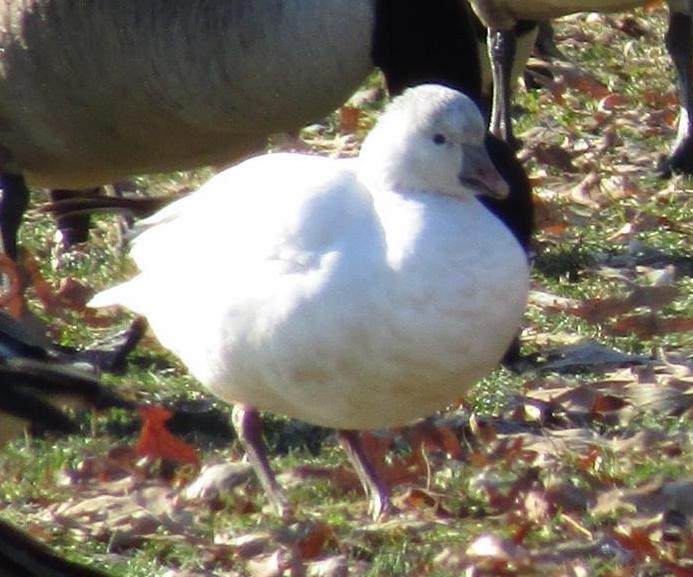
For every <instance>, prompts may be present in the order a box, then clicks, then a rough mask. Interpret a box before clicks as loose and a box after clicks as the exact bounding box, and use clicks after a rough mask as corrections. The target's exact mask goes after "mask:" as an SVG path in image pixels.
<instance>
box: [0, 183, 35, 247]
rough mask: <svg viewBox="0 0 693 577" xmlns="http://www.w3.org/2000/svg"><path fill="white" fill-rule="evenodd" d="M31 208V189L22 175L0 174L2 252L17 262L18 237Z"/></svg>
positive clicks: (0, 234)
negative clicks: (24, 218)
mask: <svg viewBox="0 0 693 577" xmlns="http://www.w3.org/2000/svg"><path fill="white" fill-rule="evenodd" d="M28 206H29V189H28V188H27V186H26V183H25V182H24V177H23V176H22V175H20V174H10V173H2V174H0V236H1V238H2V247H1V248H2V250H3V251H4V253H5V254H6V255H7V256H8V257H10V258H11V259H12V260H17V235H18V233H19V227H20V225H21V224H22V218H23V216H24V213H25V212H26V209H27V207H28Z"/></svg>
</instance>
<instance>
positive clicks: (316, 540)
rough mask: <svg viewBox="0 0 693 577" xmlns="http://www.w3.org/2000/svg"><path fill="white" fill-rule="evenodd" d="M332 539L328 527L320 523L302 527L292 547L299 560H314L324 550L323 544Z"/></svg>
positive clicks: (332, 535) (330, 530)
mask: <svg viewBox="0 0 693 577" xmlns="http://www.w3.org/2000/svg"><path fill="white" fill-rule="evenodd" d="M333 538H334V532H333V531H332V529H331V528H330V527H329V525H327V524H325V523H321V522H319V521H318V522H315V523H310V524H308V525H305V526H302V531H301V533H300V535H299V538H298V539H297V540H296V541H295V542H294V544H293V546H294V548H295V549H296V551H298V554H299V556H300V558H301V559H303V560H308V559H315V558H316V557H318V555H320V554H322V552H323V551H324V550H325V544H326V543H327V542H328V541H329V540H330V539H333Z"/></svg>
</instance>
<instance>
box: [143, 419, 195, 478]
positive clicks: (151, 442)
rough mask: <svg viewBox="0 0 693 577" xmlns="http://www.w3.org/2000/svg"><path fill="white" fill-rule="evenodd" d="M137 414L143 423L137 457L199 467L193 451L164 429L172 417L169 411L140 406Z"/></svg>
mask: <svg viewBox="0 0 693 577" xmlns="http://www.w3.org/2000/svg"><path fill="white" fill-rule="evenodd" d="M138 412H139V414H140V416H141V417H142V421H143V423H142V430H141V431H140V437H139V439H137V445H136V446H135V451H136V452H137V454H138V455H140V456H143V457H151V458H153V459H166V460H168V461H173V462H174V463H179V464H182V465H193V466H195V467H199V466H200V460H199V458H198V457H197V453H196V452H195V449H194V448H193V447H191V446H190V445H188V444H187V443H185V442H183V441H181V440H180V439H177V438H176V437H174V436H173V435H172V434H171V433H170V432H169V430H168V428H167V427H166V421H168V420H169V419H170V418H171V417H172V413H171V411H169V410H167V409H164V408H163V407H158V406H142V407H139V408H138Z"/></svg>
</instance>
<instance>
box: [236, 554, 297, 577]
mask: <svg viewBox="0 0 693 577" xmlns="http://www.w3.org/2000/svg"><path fill="white" fill-rule="evenodd" d="M246 568H247V570H248V575H249V576H250V577H284V575H285V572H286V571H289V570H290V571H291V573H290V574H291V575H301V574H303V571H302V570H301V564H300V562H299V561H298V560H297V559H296V557H295V555H294V554H293V553H292V552H291V551H290V550H288V549H285V548H279V549H277V550H276V551H274V553H269V554H267V555H262V556H259V557H257V558H256V559H250V560H248V562H247V563H246Z"/></svg>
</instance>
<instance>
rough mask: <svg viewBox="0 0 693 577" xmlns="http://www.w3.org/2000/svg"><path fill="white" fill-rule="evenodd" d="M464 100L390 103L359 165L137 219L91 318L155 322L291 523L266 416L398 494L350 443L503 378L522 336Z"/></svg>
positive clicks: (287, 168)
mask: <svg viewBox="0 0 693 577" xmlns="http://www.w3.org/2000/svg"><path fill="white" fill-rule="evenodd" d="M484 134H485V130H484V121H483V119H482V117H481V115H480V114H479V111H478V109H477V107H476V106H475V105H474V104H473V102H472V101H471V100H470V99H469V98H467V97H466V96H464V95H463V94H461V93H459V92H457V91H455V90H452V89H450V88H445V87H442V86H438V85H422V86H419V87H417V88H414V89H410V90H407V91H406V92H405V93H404V94H403V95H402V96H400V97H398V98H397V99H395V100H394V101H393V102H392V104H390V106H389V107H388V109H387V111H386V112H385V113H384V114H383V115H382V117H381V118H380V120H379V122H378V123H377V125H376V127H375V128H374V129H373V131H372V132H371V133H370V134H369V135H368V137H367V138H366V140H365V142H364V144H363V148H362V151H361V154H360V156H359V157H358V158H357V159H341V160H337V159H328V158H323V157H317V156H304V155H299V154H270V155H264V156H260V157H257V158H253V159H251V160H247V161H245V162H243V163H241V164H239V165H238V166H236V167H233V168H231V169H228V170H226V171H225V172H221V173H219V174H218V175H217V176H215V177H214V178H212V179H211V180H210V181H209V182H208V183H206V184H205V185H204V186H203V187H202V188H201V189H200V190H198V191H197V192H195V193H193V194H192V195H190V196H189V197H187V198H185V199H183V200H180V201H178V202H176V203H174V204H171V205H169V206H168V207H166V208H165V209H163V210H161V211H160V212H158V213H157V214H155V215H154V216H153V217H151V218H149V219H147V220H145V221H143V222H142V230H141V233H140V234H139V236H137V237H136V238H135V240H134V244H133V248H132V257H133V258H134V260H135V262H136V263H137V265H138V266H139V268H140V270H141V273H140V274H139V275H138V276H136V277H135V278H133V279H132V280H130V281H128V282H125V283H124V284H121V285H118V286H116V287H113V288H111V289H108V290H106V291H104V292H102V293H100V294H98V295H97V296H96V297H94V299H93V300H92V302H91V303H90V304H91V306H95V307H101V306H108V305H113V304H120V305H124V306H126V307H128V308H130V309H131V310H133V311H135V312H137V313H140V314H143V315H145V316H146V317H147V318H148V320H149V322H150V324H151V327H152V329H153V331H154V332H155V334H156V335H157V337H158V338H159V340H160V341H161V343H162V344H163V345H164V346H165V347H167V348H169V349H170V350H171V351H173V352H174V353H175V354H177V355H178V356H179V357H180V358H181V359H182V360H183V362H184V363H185V364H186V365H187V367H188V368H189V370H190V371H191V373H192V374H193V375H195V376H196V377H197V378H198V379H199V380H200V381H201V382H202V383H203V384H204V385H206V386H207V387H208V388H209V390H210V391H212V392H213V393H214V394H216V395H218V396H219V397H221V398H222V399H224V400H225V401H228V402H230V403H234V407H235V408H234V425H235V426H236V429H237V431H238V434H239V438H240V439H241V441H242V442H243V443H244V446H245V448H246V450H247V452H248V455H249V458H250V460H251V462H252V464H253V466H254V468H255V470H256V472H257V473H258V476H259V478H260V480H261V482H262V484H263V486H264V488H265V489H266V491H267V493H268V495H269V496H270V498H271V500H272V502H273V503H274V505H275V506H276V508H277V510H278V511H279V512H280V513H286V512H287V511H288V510H289V508H288V505H287V501H286V499H285V497H284V496H283V494H282V492H281V489H280V487H279V486H278V484H277V483H276V481H275V480H274V476H273V474H272V472H271V471H270V468H269V465H268V462H267V458H266V456H265V449H264V446H263V445H262V441H261V439H260V431H259V428H258V425H259V421H258V419H257V413H256V410H268V411H273V412H276V413H281V414H285V415H288V416H291V417H294V418H297V419H301V420H304V421H307V422H310V423H314V424H318V425H323V426H327V427H333V428H335V429H337V430H338V436H339V439H340V441H341V443H342V445H343V446H344V447H345V448H346V450H347V453H348V455H349V456H350V458H351V460H352V462H353V464H354V465H355V467H356V470H357V472H358V474H359V476H360V478H361V481H362V484H363V485H364V488H365V490H366V492H367V493H368V494H369V495H370V509H371V513H372V514H373V515H374V516H375V517H377V516H379V515H380V514H381V513H383V512H384V511H386V510H387V509H388V508H389V497H388V494H387V490H386V488H385V486H384V485H383V483H382V482H381V481H380V480H379V479H378V478H377V476H376V474H375V472H374V470H373V468H372V467H371V465H370V464H369V463H368V461H367V459H366V458H365V455H364V454H363V451H362V449H361V447H360V445H359V437H358V435H357V434H356V433H355V432H354V431H356V430H364V429H376V428H381V427H391V426H398V425H405V424H407V423H409V422H411V421H412V420H414V419H416V418H419V417H424V416H428V415H430V414H432V413H434V412H435V411H437V410H439V409H442V408H444V407H445V406H446V405H447V404H449V403H450V402H452V401H454V400H456V399H458V398H459V397H460V396H461V395H463V394H464V393H465V391H466V390H467V389H468V388H469V387H470V386H471V385H473V384H474V383H475V382H476V381H477V380H479V379H480V378H481V377H482V376H484V375H485V374H487V373H488V372H489V371H491V370H492V369H493V368H494V367H495V366H496V364H497V363H498V361H499V359H500V358H501V356H502V355H503V353H504V351H505V350H506V347H507V346H508V344H509V343H510V342H511V340H512V339H513V337H514V335H515V334H516V332H517V330H518V327H519V326H520V321H521V317H522V314H523V311H524V308H525V303H526V297H527V286H528V266H527V262H526V257H525V254H524V252H523V250H522V249H521V247H520V246H519V244H518V243H517V241H516V240H515V238H514V237H513V235H512V234H511V233H510V232H509V230H508V229H507V228H506V227H505V226H504V225H503V224H502V223H501V222H500V221H499V220H498V219H497V218H496V217H495V216H493V215H492V213H490V212H489V211H488V210H487V209H486V208H484V206H483V205H482V204H481V203H480V202H479V201H478V200H477V199H476V195H480V194H483V195H489V196H492V197H503V196H504V195H506V194H507V192H508V187H507V184H506V183H505V181H503V179H502V178H501V177H500V175H499V174H498V173H497V171H496V169H495V168H494V167H493V164H492V163H491V160H490V158H489V157H488V155H487V153H486V150H485V148H484V145H483V142H484Z"/></svg>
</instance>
